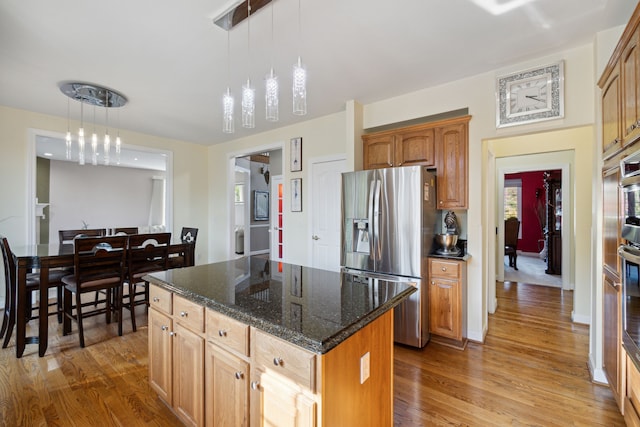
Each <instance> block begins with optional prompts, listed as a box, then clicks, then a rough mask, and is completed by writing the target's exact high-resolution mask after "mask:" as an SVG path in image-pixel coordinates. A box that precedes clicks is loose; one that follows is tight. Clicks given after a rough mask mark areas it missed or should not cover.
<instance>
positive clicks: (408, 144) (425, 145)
mask: <svg viewBox="0 0 640 427" xmlns="http://www.w3.org/2000/svg"><path fill="white" fill-rule="evenodd" d="M434 138H435V131H434V129H424V130H419V131H414V132H402V133H399V134H398V135H396V137H395V142H396V153H395V165H394V166H413V165H422V166H435V164H436V158H435V141H434Z"/></svg>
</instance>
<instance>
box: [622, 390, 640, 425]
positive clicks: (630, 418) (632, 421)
mask: <svg viewBox="0 0 640 427" xmlns="http://www.w3.org/2000/svg"><path fill="white" fill-rule="evenodd" d="M624 422H625V424H626V425H627V426H629V427H640V418H638V413H637V412H636V408H634V407H633V405H632V404H631V401H630V400H629V399H628V398H626V397H625V398H624Z"/></svg>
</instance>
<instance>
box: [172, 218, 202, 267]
mask: <svg viewBox="0 0 640 427" xmlns="http://www.w3.org/2000/svg"><path fill="white" fill-rule="evenodd" d="M197 237H198V229H197V228H192V227H182V231H181V232H180V241H181V242H182V243H188V244H192V245H193V247H191V253H192V254H194V256H195V246H196V238H197ZM188 258H189V257H187V254H186V253H185V252H181V253H179V254H176V255H171V256H169V268H180V267H190V266H192V265H193V261H194V260H193V257H191V258H192V259H191V262H187V259H188Z"/></svg>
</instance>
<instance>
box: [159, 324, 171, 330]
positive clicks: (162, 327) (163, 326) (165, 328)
mask: <svg viewBox="0 0 640 427" xmlns="http://www.w3.org/2000/svg"><path fill="white" fill-rule="evenodd" d="M160 329H162V330H163V331H166V330H167V329H169V327H168V326H167V325H162V326H161V327H160Z"/></svg>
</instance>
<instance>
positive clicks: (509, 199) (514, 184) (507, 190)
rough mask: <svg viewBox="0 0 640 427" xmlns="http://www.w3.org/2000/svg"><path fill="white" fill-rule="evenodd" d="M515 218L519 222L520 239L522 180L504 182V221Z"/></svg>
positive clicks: (519, 234)
mask: <svg viewBox="0 0 640 427" xmlns="http://www.w3.org/2000/svg"><path fill="white" fill-rule="evenodd" d="M512 216H515V217H516V218H518V219H519V220H520V231H519V233H518V238H521V237H522V180H521V179H519V178H518V179H506V180H505V181H504V219H507V218H510V217H512Z"/></svg>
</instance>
